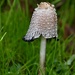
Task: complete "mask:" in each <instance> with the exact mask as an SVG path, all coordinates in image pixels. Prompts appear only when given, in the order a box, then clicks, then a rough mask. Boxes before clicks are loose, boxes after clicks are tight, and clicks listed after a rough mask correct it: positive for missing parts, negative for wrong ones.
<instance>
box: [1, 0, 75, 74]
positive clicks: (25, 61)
mask: <svg viewBox="0 0 75 75" xmlns="http://www.w3.org/2000/svg"><path fill="white" fill-rule="evenodd" d="M41 1H46V2H50V3H53V4H55V7H56V10H57V14H58V35H59V41H56V40H55V39H49V40H47V52H46V75H75V0H0V75H37V73H38V69H39V49H40V38H39V39H36V40H35V41H33V42H31V43H28V42H24V41H23V40H22V38H23V36H24V35H25V34H26V32H27V29H28V27H29V24H30V19H31V15H32V13H33V10H34V8H35V7H36V4H37V3H40V2H41Z"/></svg>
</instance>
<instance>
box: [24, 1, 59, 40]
mask: <svg viewBox="0 0 75 75" xmlns="http://www.w3.org/2000/svg"><path fill="white" fill-rule="evenodd" d="M40 35H42V36H43V37H44V38H47V39H48V38H53V37H58V34H57V14H56V10H55V8H54V5H52V4H50V3H47V2H41V3H40V5H38V7H37V8H35V10H34V12H33V15H32V18H31V22H30V26H29V29H28V31H27V34H26V36H25V37H24V38H23V39H24V40H25V41H31V40H33V39H36V38H38V37H39V36H40Z"/></svg>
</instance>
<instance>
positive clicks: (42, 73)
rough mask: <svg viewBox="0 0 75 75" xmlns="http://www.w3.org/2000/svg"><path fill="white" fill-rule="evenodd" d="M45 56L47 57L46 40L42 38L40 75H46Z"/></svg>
mask: <svg viewBox="0 0 75 75" xmlns="http://www.w3.org/2000/svg"><path fill="white" fill-rule="evenodd" d="M45 55H46V38H44V37H41V45H40V69H41V71H40V73H39V75H45Z"/></svg>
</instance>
